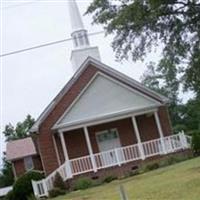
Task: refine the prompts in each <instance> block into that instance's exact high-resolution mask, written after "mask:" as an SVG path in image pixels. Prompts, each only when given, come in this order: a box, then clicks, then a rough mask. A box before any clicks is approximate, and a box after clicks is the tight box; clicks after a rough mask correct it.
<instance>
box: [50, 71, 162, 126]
mask: <svg viewBox="0 0 200 200" xmlns="http://www.w3.org/2000/svg"><path fill="white" fill-rule="evenodd" d="M98 76H103V77H104V78H105V79H108V80H109V81H111V82H113V83H115V84H117V85H119V86H121V87H123V88H125V89H127V90H129V91H130V92H133V93H135V94H136V95H138V96H140V97H143V98H145V99H147V100H149V101H152V102H153V103H155V105H154V106H161V104H160V103H159V102H158V101H156V100H154V99H153V98H150V97H148V96H147V95H144V94H142V93H141V92H139V91H137V90H135V89H133V88H131V87H130V86H127V85H125V84H124V83H122V82H120V81H118V80H115V79H114V78H111V77H110V76H108V75H106V74H103V73H102V72H97V73H96V74H95V75H94V76H93V77H92V79H91V80H90V81H89V82H88V83H87V84H86V86H85V87H84V88H83V90H82V91H81V92H80V93H79V95H78V96H77V97H76V98H75V99H74V100H73V102H72V103H71V105H70V106H69V107H68V108H67V109H66V111H65V112H64V113H63V114H62V116H61V117H60V118H59V119H58V120H57V122H56V123H55V125H54V126H53V127H52V129H56V128H59V127H62V124H59V123H60V122H61V121H62V120H63V118H64V117H65V116H66V115H67V113H68V112H70V111H71V109H73V106H74V105H75V104H76V103H77V102H78V100H79V99H80V98H81V97H82V95H83V94H84V93H85V92H86V91H87V89H88V88H89V87H90V85H91V84H92V82H93V81H95V79H96V78H97V77H98ZM129 110H131V109H128V110H126V111H129ZM134 110H135V109H134ZM120 112H121V111H120ZM120 112H119V113H120ZM122 112H123V111H122ZM116 113H118V112H116ZM112 114H113V113H108V114H106V115H112ZM102 116H103V115H102ZM93 119H94V118H90V119H89V120H93ZM86 120H87V119H86ZM77 122H78V121H74V122H70V123H69V125H70V124H71V123H74V124H75V123H77ZM65 124H67V123H65Z"/></svg>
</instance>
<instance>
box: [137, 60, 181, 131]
mask: <svg viewBox="0 0 200 200" xmlns="http://www.w3.org/2000/svg"><path fill="white" fill-rule="evenodd" d="M165 62H166V60H163V61H162V62H160V64H159V65H158V66H155V63H150V64H149V65H147V70H146V71H145V73H144V74H143V76H142V77H141V79H142V83H143V84H144V85H146V86H147V87H149V88H150V89H152V90H154V91H156V92H158V93H160V94H163V95H164V96H167V97H168V98H169V100H170V106H169V113H170V116H171V120H172V126H173V127H174V129H175V130H174V131H176V127H177V128H178V129H179V128H183V127H180V126H181V124H182V112H181V110H182V109H183V105H182V104H181V100H180V99H179V87H180V83H179V81H178V79H177V73H176V71H175V68H174V67H173V65H171V62H168V63H165ZM162 65H164V67H163V66H162ZM170 65H171V66H170Z"/></svg>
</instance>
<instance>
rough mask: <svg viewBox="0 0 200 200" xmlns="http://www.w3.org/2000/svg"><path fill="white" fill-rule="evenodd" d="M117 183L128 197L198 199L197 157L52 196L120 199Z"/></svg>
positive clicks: (72, 199)
mask: <svg viewBox="0 0 200 200" xmlns="http://www.w3.org/2000/svg"><path fill="white" fill-rule="evenodd" d="M119 184H123V186H124V188H125V190H126V191H127V194H128V197H129V200H134V199H137V200H146V199H148V200H150V199H152V200H163V199H165V200H199V199H200V158H195V159H191V160H187V161H184V162H181V163H178V164H174V165H171V166H168V167H164V168H160V169H157V170H154V171H151V172H147V173H144V174H141V175H137V176H133V177H130V178H126V179H123V180H116V181H113V182H112V183H108V184H104V185H101V186H98V187H93V188H90V189H87V190H82V191H75V192H71V193H69V194H67V195H65V196H60V197H58V198H55V199H53V200H120V195H119V191H118V188H119Z"/></svg>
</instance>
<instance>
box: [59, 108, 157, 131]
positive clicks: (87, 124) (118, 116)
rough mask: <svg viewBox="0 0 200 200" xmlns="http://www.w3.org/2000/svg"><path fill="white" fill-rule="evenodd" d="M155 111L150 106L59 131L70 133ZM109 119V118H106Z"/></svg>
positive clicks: (64, 127) (66, 127)
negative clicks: (84, 127) (85, 127)
mask: <svg viewBox="0 0 200 200" xmlns="http://www.w3.org/2000/svg"><path fill="white" fill-rule="evenodd" d="M156 110H157V107H155V106H152V108H151V107H149V108H146V109H145V110H144V109H142V110H138V112H135V113H133V112H132V111H129V112H128V113H116V114H115V115H113V116H107V118H105V117H103V118H96V119H95V120H93V121H89V120H88V121H86V122H84V121H83V122H80V124H78V125H73V124H72V125H71V126H65V125H63V127H61V128H59V130H60V131H63V132H65V131H70V130H74V129H78V128H82V127H83V126H87V127H88V126H93V125H98V124H103V123H107V122H111V121H116V120H120V119H125V118H129V117H132V116H137V115H143V114H146V113H151V112H154V111H156ZM108 117H109V118H108Z"/></svg>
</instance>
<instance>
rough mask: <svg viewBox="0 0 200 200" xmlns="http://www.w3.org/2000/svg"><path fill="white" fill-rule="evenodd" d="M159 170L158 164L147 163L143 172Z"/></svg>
mask: <svg viewBox="0 0 200 200" xmlns="http://www.w3.org/2000/svg"><path fill="white" fill-rule="evenodd" d="M158 168H159V164H158V163H156V162H155V163H149V164H147V165H146V167H145V169H146V170H145V171H151V170H154V169H158Z"/></svg>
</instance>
